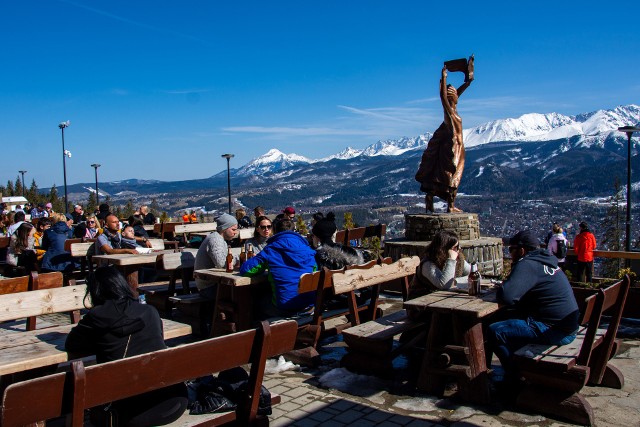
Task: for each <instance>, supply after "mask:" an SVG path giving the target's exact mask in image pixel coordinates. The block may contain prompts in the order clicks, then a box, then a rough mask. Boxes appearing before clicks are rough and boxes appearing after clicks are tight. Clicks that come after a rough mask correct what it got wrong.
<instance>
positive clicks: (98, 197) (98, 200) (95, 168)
mask: <svg viewBox="0 0 640 427" xmlns="http://www.w3.org/2000/svg"><path fill="white" fill-rule="evenodd" d="M91 167H92V168H93V169H94V170H95V172H96V206H100V196H99V195H98V168H99V167H100V164H98V163H94V164H92V165H91Z"/></svg>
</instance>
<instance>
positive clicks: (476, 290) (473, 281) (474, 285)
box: [468, 262, 481, 295]
mask: <svg viewBox="0 0 640 427" xmlns="http://www.w3.org/2000/svg"><path fill="white" fill-rule="evenodd" d="M480 279H481V277H480V272H479V271H478V265H477V264H476V263H475V262H474V263H473V264H471V272H470V273H469V278H468V283H469V295H479V294H480Z"/></svg>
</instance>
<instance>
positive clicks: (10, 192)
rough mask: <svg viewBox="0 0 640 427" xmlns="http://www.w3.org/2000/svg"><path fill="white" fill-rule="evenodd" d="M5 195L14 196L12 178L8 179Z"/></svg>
mask: <svg viewBox="0 0 640 427" xmlns="http://www.w3.org/2000/svg"><path fill="white" fill-rule="evenodd" d="M3 194H4V197H11V196H14V195H15V194H14V192H13V182H12V181H11V180H9V181H7V187H6V188H5V189H4V193H3Z"/></svg>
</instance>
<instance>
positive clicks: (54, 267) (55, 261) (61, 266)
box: [42, 212, 80, 272]
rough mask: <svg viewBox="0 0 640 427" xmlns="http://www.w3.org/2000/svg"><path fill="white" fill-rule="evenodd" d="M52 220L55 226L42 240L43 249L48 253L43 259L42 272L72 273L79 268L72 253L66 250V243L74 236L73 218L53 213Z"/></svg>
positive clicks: (68, 215) (45, 233)
mask: <svg viewBox="0 0 640 427" xmlns="http://www.w3.org/2000/svg"><path fill="white" fill-rule="evenodd" d="M50 218H52V219H53V222H54V224H53V225H52V226H51V228H49V229H48V230H47V231H45V232H44V237H43V238H42V249H44V250H46V251H47V252H46V253H45V254H44V256H43V257H42V270H43V271H45V272H48V271H64V272H70V271H73V270H75V269H77V268H79V267H80V266H79V264H78V263H76V262H75V260H74V259H73V258H72V257H71V253H70V252H67V251H65V250H64V242H65V241H66V240H67V239H70V238H71V237H72V236H73V231H72V230H71V225H72V224H73V217H72V216H71V215H70V214H60V213H56V212H53V213H52V214H51V217H50Z"/></svg>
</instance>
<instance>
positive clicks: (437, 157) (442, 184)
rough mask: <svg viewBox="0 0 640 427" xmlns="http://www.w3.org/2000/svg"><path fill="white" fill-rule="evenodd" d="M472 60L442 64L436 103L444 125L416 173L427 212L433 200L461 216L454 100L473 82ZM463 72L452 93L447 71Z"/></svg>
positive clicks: (461, 148)
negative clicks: (436, 197) (445, 204)
mask: <svg viewBox="0 0 640 427" xmlns="http://www.w3.org/2000/svg"><path fill="white" fill-rule="evenodd" d="M473 68H474V57H473V55H472V56H471V57H470V58H469V61H467V60H465V59H462V60H455V61H448V62H445V65H444V67H442V78H441V79H440V100H441V101H442V108H443V109H444V122H442V124H441V125H440V127H439V128H438V129H437V130H436V131H435V132H434V134H433V137H432V138H431V139H430V140H429V144H427V148H426V149H425V150H424V153H423V154H422V161H421V162H420V167H419V168H418V172H417V173H416V181H418V182H419V183H420V184H421V185H420V190H421V191H424V192H425V193H427V195H426V197H425V202H426V205H427V212H429V211H431V212H434V210H433V196H438V197H440V198H441V199H444V200H446V201H447V212H462V211H461V210H460V209H458V208H456V207H455V205H454V203H455V200H456V195H457V193H458V186H459V185H460V179H461V178H462V171H463V170H464V155H465V154H464V144H463V142H462V118H461V117H460V116H459V115H458V109H457V105H458V98H459V97H460V95H462V93H463V92H464V91H465V90H466V89H467V88H468V87H469V85H470V84H471V82H472V81H473ZM448 69H449V71H464V73H465V79H464V83H463V84H462V85H461V86H460V87H459V88H458V89H457V90H456V88H454V87H453V86H451V85H447V70H448Z"/></svg>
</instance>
